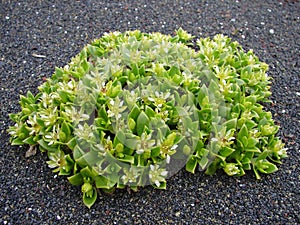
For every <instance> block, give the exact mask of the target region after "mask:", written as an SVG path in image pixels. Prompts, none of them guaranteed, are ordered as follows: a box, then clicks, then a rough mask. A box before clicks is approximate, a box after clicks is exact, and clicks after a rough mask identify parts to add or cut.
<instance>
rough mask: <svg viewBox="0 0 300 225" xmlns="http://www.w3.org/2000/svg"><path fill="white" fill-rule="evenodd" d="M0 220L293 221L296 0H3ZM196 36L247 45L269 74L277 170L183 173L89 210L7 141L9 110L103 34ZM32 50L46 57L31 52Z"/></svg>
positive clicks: (76, 191)
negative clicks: (181, 32) (163, 185)
mask: <svg viewBox="0 0 300 225" xmlns="http://www.w3.org/2000/svg"><path fill="white" fill-rule="evenodd" d="M0 13H1V38H0V40H1V42H0V51H1V53H0V75H1V80H0V82H1V90H0V104H1V105H0V106H1V111H0V112H1V114H0V115H1V121H0V127H1V129H0V130H1V138H0V141H1V154H0V166H1V172H0V190H1V191H0V193H1V194H0V196H1V197H0V204H1V207H0V223H1V224H297V223H298V224H299V223H300V218H299V215H300V214H299V213H300V208H299V205H300V203H299V199H300V195H299V187H300V182H299V179H300V178H299V174H300V173H299V172H300V170H299V158H300V154H299V139H300V137H299V133H300V129H299V127H300V126H299V111H300V110H299V104H300V103H299V102H300V101H299V98H300V89H299V86H300V82H299V74H300V73H299V58H300V57H299V49H300V48H299V47H300V46H299V43H300V41H299V40H300V26H299V24H300V3H299V1H295V0H294V1H292V0H290V1H288V0H286V1H283V0H282V1H280V0H278V1H274V0H264V1H260V0H259V1H258V0H256V1H254V0H253V1H230V0H226V1H225V0H224V1H179V0H176V1H175V0H174V1H165V0H160V1H148V0H147V1H146V0H141V1H129V0H128V1H125V0H123V1H110V0H107V1H97V0H87V1H83V0H81V1H59V0H52V1H40V0H37V1H25V0H21V1H9V0H2V1H1V3H0ZM179 27H182V28H183V29H185V30H187V31H188V32H190V33H192V34H193V35H195V36H196V37H208V36H210V37H212V36H213V35H215V34H218V33H223V34H225V35H228V36H230V37H231V38H232V39H233V40H236V41H238V42H239V43H241V44H242V46H243V47H244V49H245V50H249V49H253V50H254V52H255V53H256V54H257V55H258V56H259V58H260V59H261V60H262V61H265V62H266V63H268V64H269V65H270V70H269V73H268V74H269V75H270V76H271V77H273V81H272V82H273V84H272V91H273V95H272V97H271V99H272V100H273V104H268V105H267V110H270V111H271V112H272V113H273V115H274V119H275V120H276V123H278V124H280V125H281V129H280V131H279V134H278V135H279V136H280V137H282V139H283V140H284V142H285V143H286V146H287V147H288V149H289V150H288V152H289V158H287V159H285V160H283V164H282V165H280V166H279V171H278V172H276V173H274V174H271V175H264V176H262V180H260V181H258V180H256V179H255V177H254V174H253V173H252V172H251V173H248V174H247V175H246V176H244V177H239V178H233V177H228V176H226V175H225V174H224V173H222V172H218V173H217V174H216V175H214V176H207V175H204V174H203V173H202V172H197V173H196V175H193V174H189V173H187V172H185V171H184V170H181V171H180V172H179V173H178V174H176V175H175V176H173V177H171V178H170V179H169V180H168V185H167V190H155V189H153V188H151V187H145V188H141V189H140V191H139V192H137V193H131V194H129V193H128V192H127V191H126V190H117V191H116V192H115V193H114V194H113V195H107V194H102V195H101V196H100V197H99V198H98V200H97V202H96V204H95V205H94V206H93V207H92V208H91V209H90V210H89V209H88V208H87V207H85V206H84V205H83V203H82V200H81V190H80V188H79V187H74V186H71V185H70V184H69V183H68V181H67V179H66V178H65V177H58V176H56V175H55V174H53V173H52V172H51V170H50V169H49V168H48V167H47V165H46V163H45V161H46V160H47V158H46V155H45V154H42V153H38V154H37V155H36V156H34V157H31V158H25V157H24V153H25V151H26V147H13V146H10V144H9V135H8V134H7V132H6V129H7V128H8V126H9V125H12V123H11V121H10V120H9V119H8V113H14V112H17V111H19V110H20V107H19V104H18V101H19V95H20V94H24V93H26V92H27V91H29V90H30V91H32V92H34V93H36V92H37V87H38V85H40V84H41V83H42V82H43V78H45V77H50V76H51V74H52V73H53V72H54V68H55V66H64V65H66V64H67V63H68V62H69V61H70V59H71V57H73V56H74V55H75V54H77V53H78V52H79V51H80V50H81V49H82V47H83V46H84V45H86V44H87V43H89V42H90V41H91V40H93V39H95V38H99V37H101V36H102V35H103V33H104V32H108V31H115V30H118V31H126V30H133V29H140V30H141V31H143V32H156V31H158V32H162V33H164V34H173V33H174V30H175V29H178V28H179ZM33 54H39V55H45V56H47V57H46V58H37V57H34V56H33Z"/></svg>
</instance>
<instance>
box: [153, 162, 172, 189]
mask: <svg viewBox="0 0 300 225" xmlns="http://www.w3.org/2000/svg"><path fill="white" fill-rule="evenodd" d="M167 175H168V171H167V170H165V169H164V168H159V165H157V164H156V165H153V164H151V165H150V170H149V179H150V182H152V183H154V184H155V185H156V186H157V187H159V186H160V182H165V181H166V179H165V178H166V177H167Z"/></svg>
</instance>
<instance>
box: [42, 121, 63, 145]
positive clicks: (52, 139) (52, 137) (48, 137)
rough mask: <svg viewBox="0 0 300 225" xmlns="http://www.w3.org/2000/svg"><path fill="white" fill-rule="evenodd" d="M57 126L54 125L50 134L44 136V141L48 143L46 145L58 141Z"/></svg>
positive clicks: (58, 130) (58, 129)
mask: <svg viewBox="0 0 300 225" xmlns="http://www.w3.org/2000/svg"><path fill="white" fill-rule="evenodd" d="M59 132H60V128H59V125H54V126H53V128H52V133H48V134H46V135H45V139H46V141H49V143H48V145H53V144H54V143H55V142H56V141H58V140H59Z"/></svg>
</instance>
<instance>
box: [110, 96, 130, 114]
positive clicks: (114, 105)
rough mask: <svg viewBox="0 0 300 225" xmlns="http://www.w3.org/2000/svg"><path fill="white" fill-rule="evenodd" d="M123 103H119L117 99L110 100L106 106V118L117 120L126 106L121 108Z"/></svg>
mask: <svg viewBox="0 0 300 225" xmlns="http://www.w3.org/2000/svg"><path fill="white" fill-rule="evenodd" d="M123 104H124V101H123V100H122V101H120V99H119V98H118V97H116V99H115V100H114V99H111V100H110V101H109V104H108V108H109V110H107V115H108V117H115V118H116V119H117V120H118V119H120V118H121V117H122V115H121V112H123V111H124V110H125V109H126V108H127V106H123Z"/></svg>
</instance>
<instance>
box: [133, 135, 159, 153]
mask: <svg viewBox="0 0 300 225" xmlns="http://www.w3.org/2000/svg"><path fill="white" fill-rule="evenodd" d="M154 145H155V140H151V133H150V134H147V133H142V135H141V137H140V140H139V141H138V142H137V145H136V149H137V150H136V153H137V154H143V153H144V152H145V151H147V150H150V149H151V148H152V147H153V146H154Z"/></svg>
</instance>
